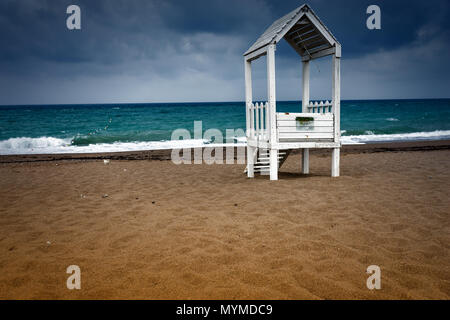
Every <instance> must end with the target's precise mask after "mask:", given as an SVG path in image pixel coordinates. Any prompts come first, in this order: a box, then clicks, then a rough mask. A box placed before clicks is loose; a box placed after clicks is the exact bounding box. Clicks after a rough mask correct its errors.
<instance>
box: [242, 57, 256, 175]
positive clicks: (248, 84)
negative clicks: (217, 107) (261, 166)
mask: <svg viewBox="0 0 450 320" xmlns="http://www.w3.org/2000/svg"><path fill="white" fill-rule="evenodd" d="M244 69H245V118H246V121H247V124H246V127H247V129H246V133H245V135H246V137H247V143H248V140H249V139H250V138H251V126H250V123H251V118H252V117H251V112H252V110H250V105H251V104H252V100H253V97H252V63H251V62H250V61H248V60H247V59H246V58H245V57H244ZM253 154H254V148H252V147H249V146H247V177H249V178H253V177H254V176H255V173H254V172H255V170H254V167H255V163H254V157H253Z"/></svg>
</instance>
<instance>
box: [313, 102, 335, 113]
mask: <svg viewBox="0 0 450 320" xmlns="http://www.w3.org/2000/svg"><path fill="white" fill-rule="evenodd" d="M308 112H311V113H330V112H333V101H328V100H326V101H315V102H314V101H311V102H310V103H309V104H308Z"/></svg>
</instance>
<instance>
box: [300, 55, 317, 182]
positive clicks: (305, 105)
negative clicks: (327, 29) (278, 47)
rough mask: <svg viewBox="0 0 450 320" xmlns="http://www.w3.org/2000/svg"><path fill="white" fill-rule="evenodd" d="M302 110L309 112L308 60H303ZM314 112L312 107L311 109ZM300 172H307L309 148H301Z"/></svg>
mask: <svg viewBox="0 0 450 320" xmlns="http://www.w3.org/2000/svg"><path fill="white" fill-rule="evenodd" d="M302 85H303V88H302V112H304V113H306V112H309V110H308V106H309V60H307V61H303V72H302ZM313 112H314V109H313ZM302 173H303V174H308V173H309V149H308V148H304V149H303V150H302Z"/></svg>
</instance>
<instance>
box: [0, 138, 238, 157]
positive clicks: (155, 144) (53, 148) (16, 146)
mask: <svg viewBox="0 0 450 320" xmlns="http://www.w3.org/2000/svg"><path fill="white" fill-rule="evenodd" d="M71 141H72V139H59V138H54V137H40V138H28V137H22V138H11V139H8V140H2V141H0V154H1V155H8V154H55V153H99V152H121V151H140V150H164V149H175V148H197V147H219V146H226V144H224V143H208V141H207V140H201V139H186V140H168V141H137V142H114V143H97V144H90V145H86V146H76V145H72V144H71ZM234 145H235V146H245V145H246V141H245V137H242V138H241V137H238V138H235V144H234Z"/></svg>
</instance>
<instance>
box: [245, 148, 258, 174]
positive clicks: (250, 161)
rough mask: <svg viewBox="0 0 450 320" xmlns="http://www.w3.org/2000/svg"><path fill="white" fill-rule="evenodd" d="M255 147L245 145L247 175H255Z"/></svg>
mask: <svg viewBox="0 0 450 320" xmlns="http://www.w3.org/2000/svg"><path fill="white" fill-rule="evenodd" d="M256 150H257V149H256V148H255V147H250V146H249V145H247V177H249V178H253V177H255V151H256Z"/></svg>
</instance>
